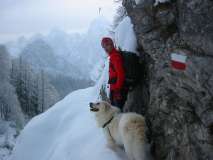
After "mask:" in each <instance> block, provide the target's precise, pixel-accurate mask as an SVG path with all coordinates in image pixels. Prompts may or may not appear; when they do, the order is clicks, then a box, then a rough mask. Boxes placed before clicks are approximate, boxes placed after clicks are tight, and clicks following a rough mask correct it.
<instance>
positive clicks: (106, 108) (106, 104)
mask: <svg viewBox="0 0 213 160" xmlns="http://www.w3.org/2000/svg"><path fill="white" fill-rule="evenodd" d="M103 104H104V110H105V111H108V110H109V109H110V107H111V105H110V104H109V103H108V102H104V103H103Z"/></svg>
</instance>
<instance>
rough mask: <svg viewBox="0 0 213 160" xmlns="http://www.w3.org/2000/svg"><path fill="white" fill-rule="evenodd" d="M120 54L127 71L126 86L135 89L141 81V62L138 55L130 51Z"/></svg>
mask: <svg viewBox="0 0 213 160" xmlns="http://www.w3.org/2000/svg"><path fill="white" fill-rule="evenodd" d="M119 52H120V54H121V55H122V57H123V61H124V69H125V85H126V86H127V87H130V88H133V87H134V86H135V85H137V83H138V82H139V80H140V67H141V64H140V61H139V57H138V56H137V55H136V53H133V52H129V51H121V50H119Z"/></svg>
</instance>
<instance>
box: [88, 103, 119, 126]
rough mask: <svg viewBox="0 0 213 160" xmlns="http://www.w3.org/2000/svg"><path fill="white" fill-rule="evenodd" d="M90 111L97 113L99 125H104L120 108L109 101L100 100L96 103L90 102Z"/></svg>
mask: <svg viewBox="0 0 213 160" xmlns="http://www.w3.org/2000/svg"><path fill="white" fill-rule="evenodd" d="M89 106H90V111H91V112H94V113H95V117H96V120H97V123H98V126H99V127H102V126H103V125H104V124H105V123H106V122H107V121H109V119H111V118H112V117H113V116H115V114H117V113H119V112H120V110H119V109H118V108H117V107H113V106H111V104H109V103H108V102H105V101H100V102H96V103H90V104H89Z"/></svg>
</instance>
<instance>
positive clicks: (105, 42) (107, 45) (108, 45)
mask: <svg viewBox="0 0 213 160" xmlns="http://www.w3.org/2000/svg"><path fill="white" fill-rule="evenodd" d="M101 46H102V48H103V49H104V50H105V51H106V53H107V54H109V53H110V52H111V51H112V50H113V49H114V44H113V41H112V39H111V38H109V37H104V38H103V39H102V41H101Z"/></svg>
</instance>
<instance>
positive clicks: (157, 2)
mask: <svg viewBox="0 0 213 160" xmlns="http://www.w3.org/2000/svg"><path fill="white" fill-rule="evenodd" d="M169 1H170V0H155V4H154V6H157V5H158V4H159V3H166V2H169Z"/></svg>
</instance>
